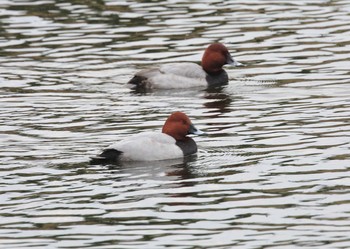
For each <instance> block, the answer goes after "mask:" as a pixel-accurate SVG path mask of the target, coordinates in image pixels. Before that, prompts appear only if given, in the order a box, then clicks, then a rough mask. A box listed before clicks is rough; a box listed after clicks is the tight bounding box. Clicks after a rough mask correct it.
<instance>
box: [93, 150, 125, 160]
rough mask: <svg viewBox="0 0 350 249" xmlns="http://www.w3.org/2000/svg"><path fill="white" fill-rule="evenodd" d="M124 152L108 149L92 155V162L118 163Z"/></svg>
mask: <svg viewBox="0 0 350 249" xmlns="http://www.w3.org/2000/svg"><path fill="white" fill-rule="evenodd" d="M121 154H122V152H121V151H119V150H116V149H106V150H104V151H103V152H102V153H101V154H100V155H98V156H95V157H92V158H91V161H90V164H108V163H116V162H118V161H119V160H120V156H121Z"/></svg>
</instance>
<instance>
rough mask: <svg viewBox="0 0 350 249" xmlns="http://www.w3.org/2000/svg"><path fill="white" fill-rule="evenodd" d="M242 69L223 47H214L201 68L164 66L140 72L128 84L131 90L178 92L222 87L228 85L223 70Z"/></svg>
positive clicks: (183, 65) (177, 64)
mask: <svg viewBox="0 0 350 249" xmlns="http://www.w3.org/2000/svg"><path fill="white" fill-rule="evenodd" d="M226 64H229V65H233V66H242V65H243V64H242V63H240V62H238V61H236V60H234V59H233V57H232V56H231V54H230V52H229V51H228V49H227V47H226V46H225V45H224V44H222V43H212V44H210V45H209V46H208V47H207V48H206V50H205V51H204V54H203V57H202V61H201V65H198V64H196V63H193V62H181V63H180V62H179V63H169V64H163V65H160V66H158V67H152V68H148V69H144V70H141V71H139V72H137V73H136V74H135V75H134V77H133V78H132V79H131V80H129V82H128V83H127V84H129V86H131V88H143V89H176V88H193V87H212V86H221V85H225V84H227V83H228V80H229V78H228V75H227V72H226V71H225V70H224V69H223V66H224V65H226Z"/></svg>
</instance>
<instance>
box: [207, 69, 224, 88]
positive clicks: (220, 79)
mask: <svg viewBox="0 0 350 249" xmlns="http://www.w3.org/2000/svg"><path fill="white" fill-rule="evenodd" d="M205 79H206V81H207V82H208V85H209V86H220V85H225V84H227V83H228V75H227V73H226V71H225V70H221V71H220V73H216V74H207V76H206V77H205Z"/></svg>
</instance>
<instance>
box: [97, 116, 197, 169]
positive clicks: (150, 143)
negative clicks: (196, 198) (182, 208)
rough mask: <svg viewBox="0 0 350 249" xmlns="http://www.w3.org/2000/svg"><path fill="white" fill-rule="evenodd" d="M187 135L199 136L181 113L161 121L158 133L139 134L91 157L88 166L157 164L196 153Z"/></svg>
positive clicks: (191, 140)
mask: <svg viewBox="0 0 350 249" xmlns="http://www.w3.org/2000/svg"><path fill="white" fill-rule="evenodd" d="M188 134H195V135H201V134H203V132H202V131H200V130H199V129H197V128H196V127H195V126H194V125H193V124H192V122H191V120H190V119H189V117H188V116H187V115H186V114H185V113H183V112H174V113H172V114H171V115H170V116H169V117H168V119H167V120H166V121H165V123H164V126H163V128H162V132H143V133H139V134H136V135H133V136H131V137H129V138H127V139H125V140H122V141H119V142H117V143H115V144H113V145H111V146H109V147H108V148H107V149H105V150H104V151H103V152H102V153H101V154H100V155H98V156H96V157H93V158H92V163H108V162H119V161H157V160H166V159H175V158H181V157H184V156H188V155H191V154H194V153H196V152H197V145H196V143H195V141H194V140H193V139H192V138H190V137H188V136H187V135H188Z"/></svg>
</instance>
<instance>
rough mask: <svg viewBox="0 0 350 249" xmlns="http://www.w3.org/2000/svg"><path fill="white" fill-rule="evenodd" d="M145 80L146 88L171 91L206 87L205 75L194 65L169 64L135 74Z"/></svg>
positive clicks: (187, 63)
mask: <svg viewBox="0 0 350 249" xmlns="http://www.w3.org/2000/svg"><path fill="white" fill-rule="evenodd" d="M136 75H137V76H142V77H145V78H147V81H148V82H147V86H146V87H148V88H160V89H172V88H191V87H206V86H207V85H208V82H207V81H206V76H207V73H206V72H205V71H204V70H203V69H202V67H201V66H200V65H198V64H196V63H192V62H185V63H170V64H164V65H161V66H160V67H159V68H150V69H145V70H142V71H140V72H138V73H137V74H136Z"/></svg>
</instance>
